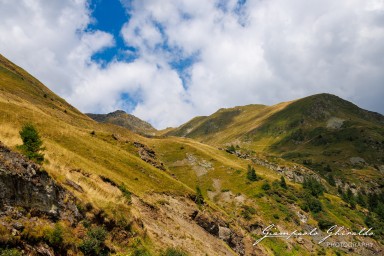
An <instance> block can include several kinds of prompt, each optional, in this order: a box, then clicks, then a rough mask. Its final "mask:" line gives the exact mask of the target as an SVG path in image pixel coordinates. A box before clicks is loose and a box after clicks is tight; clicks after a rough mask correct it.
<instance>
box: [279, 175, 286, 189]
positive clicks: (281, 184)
mask: <svg viewBox="0 0 384 256" xmlns="http://www.w3.org/2000/svg"><path fill="white" fill-rule="evenodd" d="M280 187H282V188H284V189H287V183H286V182H285V178H284V176H281V178H280Z"/></svg>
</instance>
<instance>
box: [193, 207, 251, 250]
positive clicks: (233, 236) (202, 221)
mask: <svg viewBox="0 0 384 256" xmlns="http://www.w3.org/2000/svg"><path fill="white" fill-rule="evenodd" d="M191 218H192V219H194V220H195V221H196V223H197V224H198V225H199V226H200V227H202V228H203V229H205V230H206V231H207V232H208V233H210V234H211V235H213V236H215V237H218V238H220V239H221V240H223V241H224V242H226V243H227V244H228V245H229V247H231V248H232V250H234V251H235V252H236V253H238V254H239V255H245V248H244V243H243V237H242V236H241V235H240V234H238V232H235V231H234V230H233V229H231V228H230V227H229V225H228V224H227V223H226V222H225V221H223V220H222V219H220V218H215V217H212V216H210V215H208V214H206V213H198V212H194V213H193V215H192V216H191Z"/></svg>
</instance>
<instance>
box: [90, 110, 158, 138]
mask: <svg viewBox="0 0 384 256" xmlns="http://www.w3.org/2000/svg"><path fill="white" fill-rule="evenodd" d="M86 115H87V116H88V117H90V118H92V119H93V120H95V121H97V122H100V123H111V124H114V125H118V126H121V127H125V128H127V129H128V130H131V131H133V132H135V133H139V134H143V135H154V134H155V132H156V131H157V130H156V129H155V128H154V127H153V126H152V125H151V124H149V123H148V122H145V121H143V120H141V119H140V118H138V117H136V116H134V115H131V114H128V113H126V112H125V111H123V110H115V111H113V112H111V113H108V114H91V113H86Z"/></svg>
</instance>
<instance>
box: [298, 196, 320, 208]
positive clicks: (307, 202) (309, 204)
mask: <svg viewBox="0 0 384 256" xmlns="http://www.w3.org/2000/svg"><path fill="white" fill-rule="evenodd" d="M301 209H303V210H304V211H306V212H308V211H311V212H313V213H318V212H321V211H322V210H323V206H322V204H321V202H320V200H319V199H317V198H315V197H314V196H312V195H311V194H305V196H304V202H303V203H302V204H301Z"/></svg>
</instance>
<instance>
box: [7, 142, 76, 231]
mask: <svg viewBox="0 0 384 256" xmlns="http://www.w3.org/2000/svg"><path fill="white" fill-rule="evenodd" d="M7 207H22V208H24V209H26V210H28V211H30V212H32V213H34V214H35V215H44V216H47V217H49V218H52V219H65V220H68V221H70V222H71V223H74V222H76V220H77V219H78V218H79V217H80V214H79V212H78V210H77V208H76V205H75V203H74V198H73V197H72V196H71V195H70V194H69V192H67V191H66V190H65V189H64V188H62V187H61V186H59V185H58V184H57V183H56V182H55V181H54V180H53V179H52V178H51V177H50V176H49V175H48V174H47V172H45V171H44V170H43V169H42V168H41V167H40V166H38V165H36V164H35V163H33V162H31V161H29V160H27V159H25V158H24V157H23V156H22V155H20V154H18V153H15V152H12V151H11V150H10V149H8V148H7V147H5V146H4V145H3V144H2V143H1V142H0V211H5V210H6V209H7Z"/></svg>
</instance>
